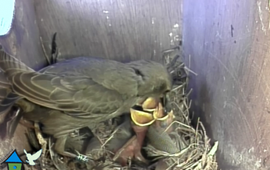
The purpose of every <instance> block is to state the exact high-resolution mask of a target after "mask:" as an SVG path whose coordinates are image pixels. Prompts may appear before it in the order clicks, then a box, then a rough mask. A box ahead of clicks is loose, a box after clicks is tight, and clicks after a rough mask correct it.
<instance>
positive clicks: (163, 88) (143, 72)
mask: <svg viewBox="0 0 270 170" xmlns="http://www.w3.org/2000/svg"><path fill="white" fill-rule="evenodd" d="M128 65H129V66H130V67H131V68H132V69H134V71H135V73H136V74H137V75H138V76H140V77H141V79H140V81H139V82H138V96H140V97H142V96H147V97H158V98H161V97H164V95H165V94H166V93H167V92H170V91H171V89H172V78H171V76H170V74H169V72H168V71H167V69H166V68H165V67H164V66H163V65H162V64H160V63H158V62H155V61H149V60H138V61H132V62H130V63H128Z"/></svg>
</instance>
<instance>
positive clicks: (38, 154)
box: [31, 149, 42, 161]
mask: <svg viewBox="0 0 270 170" xmlns="http://www.w3.org/2000/svg"><path fill="white" fill-rule="evenodd" d="M41 154H42V149H40V150H39V151H37V152H36V153H34V154H33V155H32V156H31V160H32V161H34V160H37V159H38V158H39V157H40V155H41Z"/></svg>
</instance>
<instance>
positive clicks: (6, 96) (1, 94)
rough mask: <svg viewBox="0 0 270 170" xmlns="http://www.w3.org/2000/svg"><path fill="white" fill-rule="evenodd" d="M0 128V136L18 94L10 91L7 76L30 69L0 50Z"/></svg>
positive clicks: (3, 135)
mask: <svg viewBox="0 0 270 170" xmlns="http://www.w3.org/2000/svg"><path fill="white" fill-rule="evenodd" d="M0 69H1V70H2V71H0V129H1V137H2V138H3V137H5V135H6V128H7V122H8V121H10V119H11V117H10V116H9V113H10V111H11V108H12V106H13V105H14V103H15V102H16V101H17V100H18V99H20V96H18V95H17V94H15V93H13V92H12V89H11V84H10V82H9V78H12V75H14V74H15V73H16V72H22V71H32V69H31V68H29V67H27V66H26V65H25V64H24V63H22V62H20V61H19V60H17V59H16V58H14V57H12V56H10V55H8V54H7V53H5V52H4V51H2V50H0Z"/></svg>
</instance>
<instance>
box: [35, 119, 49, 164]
mask: <svg viewBox="0 0 270 170" xmlns="http://www.w3.org/2000/svg"><path fill="white" fill-rule="evenodd" d="M34 127H35V128H34V129H35V133H36V136H37V139H38V142H39V144H40V145H41V149H42V154H41V162H42V166H44V163H43V160H44V158H45V154H46V147H47V141H46V140H45V139H44V138H43V136H42V134H41V131H40V128H39V124H38V123H37V122H35V123H34Z"/></svg>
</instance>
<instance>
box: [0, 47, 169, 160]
mask: <svg viewBox="0 0 270 170" xmlns="http://www.w3.org/2000/svg"><path fill="white" fill-rule="evenodd" d="M0 68H1V69H2V70H3V71H4V73H5V75H6V77H7V80H8V81H9V83H10V86H11V89H12V92H11V93H9V95H8V96H7V98H6V99H4V100H3V102H2V106H3V107H2V109H1V107H0V112H2V113H5V112H6V111H7V110H8V109H9V108H10V106H9V104H14V102H16V103H17V104H19V105H24V104H22V103H25V102H26V100H28V101H30V102H33V103H35V104H37V105H40V106H43V107H45V108H50V109H55V111H53V113H51V114H48V113H47V114H46V112H45V113H44V116H43V118H42V119H41V118H40V116H38V117H37V116H35V113H31V114H28V116H26V115H25V116H24V117H27V118H28V119H35V120H34V121H39V122H41V123H42V124H45V127H46V126H47V127H48V128H49V129H51V130H48V131H46V133H48V134H51V135H54V136H55V137H56V138H58V140H57V142H56V146H60V145H64V144H65V140H66V135H67V133H68V132H70V131H73V130H75V129H80V128H82V127H86V126H88V127H90V128H91V126H93V125H94V124H96V123H98V122H100V121H105V120H108V119H111V118H113V117H116V116H119V115H121V114H123V113H125V112H129V109H130V107H132V106H133V105H135V104H136V103H138V102H140V101H142V100H144V99H145V98H147V97H162V96H163V95H164V94H165V93H166V92H168V91H170V90H171V79H170V76H169V74H168V72H167V70H166V68H165V67H163V66H162V65H161V64H159V63H157V62H154V61H145V60H138V61H133V62H129V63H120V62H117V61H113V60H107V59H99V58H93V57H77V58H72V59H68V60H65V61H61V62H59V63H56V64H53V65H50V66H48V67H46V68H44V69H42V70H40V71H39V72H36V71H34V70H33V69H31V68H29V67H28V66H26V65H25V64H23V63H22V62H20V61H18V60H17V59H16V58H14V57H12V56H10V55H8V54H6V53H5V52H3V51H0ZM18 96H19V97H20V98H19V97H18ZM10 97H11V98H10ZM11 99H13V100H11ZM22 99H26V100H22ZM3 103H4V104H5V105H6V106H4V105H3ZM8 103H9V104H8ZM45 114H46V115H45ZM31 115H32V116H31ZM56 129H57V130H56ZM56 131H57V132H56ZM60 132H61V133H60ZM58 153H60V154H62V155H66V156H74V155H70V154H67V153H65V152H64V150H63V149H62V148H61V149H58Z"/></svg>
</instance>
